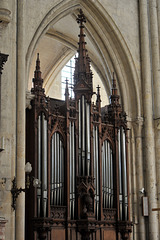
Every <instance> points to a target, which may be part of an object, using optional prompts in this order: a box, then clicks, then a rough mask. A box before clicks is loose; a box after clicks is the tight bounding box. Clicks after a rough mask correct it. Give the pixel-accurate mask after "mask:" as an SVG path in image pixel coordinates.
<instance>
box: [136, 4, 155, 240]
mask: <svg viewBox="0 0 160 240" xmlns="http://www.w3.org/2000/svg"><path fill="white" fill-rule="evenodd" d="M139 10H140V14H139V15H140V34H141V59H142V86H143V96H142V100H143V106H144V108H143V111H144V148H143V150H144V154H145V155H144V162H145V170H146V175H145V182H146V186H145V187H146V194H147V196H148V198H149V219H148V221H149V229H148V236H149V239H150V240H152V239H154V240H158V239H159V237H158V235H159V232H158V218H157V213H156V212H153V211H152V208H155V207H157V188H156V184H157V182H156V164H155V144H154V128H153V112H152V81H151V52H150V42H149V39H150V34H149V27H148V26H149V19H148V17H149V16H148V1H147V0H141V1H139Z"/></svg>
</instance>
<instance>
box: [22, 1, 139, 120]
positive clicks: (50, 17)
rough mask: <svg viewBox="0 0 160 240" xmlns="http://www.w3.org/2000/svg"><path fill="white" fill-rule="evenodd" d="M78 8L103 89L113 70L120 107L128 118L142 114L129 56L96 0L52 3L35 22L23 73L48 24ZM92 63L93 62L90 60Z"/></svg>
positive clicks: (126, 48) (136, 78) (121, 40)
mask: <svg viewBox="0 0 160 240" xmlns="http://www.w3.org/2000/svg"><path fill="white" fill-rule="evenodd" d="M79 8H82V9H83V11H84V14H85V15H86V16H87V21H88V28H87V31H88V34H90V36H91V37H92V41H93V42H94V45H95V47H96V48H97V51H98V52H99V54H100V57H101V64H103V66H104V73H103V74H102V76H103V77H104V78H105V77H106V79H107V80H108V82H107V83H106V88H107V92H109V91H110V90H109V89H110V88H111V79H112V72H115V73H116V77H117V82H118V87H119V92H120V95H121V101H122V105H123V107H124V110H125V111H126V112H127V114H128V115H129V117H131V118H137V117H140V116H141V115H142V112H141V98H140V91H139V89H138V88H137V87H136V83H137V82H138V73H137V71H136V67H135V64H134V61H133V58H132V55H131V53H130V51H129V48H128V46H127V44H126V42H125V40H124V39H123V36H122V34H121V32H120V31H119V29H118V27H117V26H116V24H115V23H114V21H113V19H112V18H111V16H110V15H109V14H108V13H107V12H106V10H104V9H103V7H102V6H101V4H100V3H97V2H93V1H82V0H75V1H62V2H61V3H59V4H57V5H55V6H53V8H52V9H51V10H50V11H49V12H48V13H47V14H46V16H45V17H44V18H43V20H42V21H41V23H40V24H39V27H38V28H37V30H36V32H35V34H34V36H33V38H32V41H31V42H30V45H29V47H28V51H27V54H26V66H27V69H26V70H27V71H26V72H29V67H30V62H31V58H32V56H33V53H34V49H35V46H36V45H37V44H38V42H39V40H40V39H41V37H42V36H43V35H44V34H45V33H46V32H47V30H48V29H49V26H51V25H53V24H54V23H56V22H57V21H58V20H60V19H61V18H63V17H65V16H66V15H68V14H74V13H75V12H76V11H77V10H78V9H79ZM93 33H94V34H93ZM93 64H95V63H94V59H93ZM95 65H96V64H95ZM27 79H28V78H27ZM104 81H105V80H104Z"/></svg>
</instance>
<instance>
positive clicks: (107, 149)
mask: <svg viewBox="0 0 160 240" xmlns="http://www.w3.org/2000/svg"><path fill="white" fill-rule="evenodd" d="M102 167H103V169H102V191H103V207H104V208H112V207H113V197H114V189H113V156H112V149H111V146H110V143H109V141H107V140H105V141H104V143H103V145H102Z"/></svg>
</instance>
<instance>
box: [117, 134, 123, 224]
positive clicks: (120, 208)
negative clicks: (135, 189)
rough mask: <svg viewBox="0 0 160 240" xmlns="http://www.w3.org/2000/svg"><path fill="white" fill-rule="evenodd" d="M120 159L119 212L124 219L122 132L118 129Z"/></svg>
mask: <svg viewBox="0 0 160 240" xmlns="http://www.w3.org/2000/svg"><path fill="white" fill-rule="evenodd" d="M118 157H119V158H118V159H119V211H120V212H119V214H120V220H122V201H123V200H122V166H121V133H120V130H118Z"/></svg>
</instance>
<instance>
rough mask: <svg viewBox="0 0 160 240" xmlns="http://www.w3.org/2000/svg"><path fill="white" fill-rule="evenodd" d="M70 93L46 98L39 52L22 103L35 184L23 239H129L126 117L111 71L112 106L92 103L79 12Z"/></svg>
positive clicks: (98, 91) (81, 15)
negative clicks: (26, 102) (27, 99)
mask: <svg viewBox="0 0 160 240" xmlns="http://www.w3.org/2000/svg"><path fill="white" fill-rule="evenodd" d="M77 22H78V23H79V25H80V35H79V49H78V57H77V58H76V64H75V73H74V94H75V97H74V98H73V99H71V98H70V96H69V90H68V82H67V81H66V90H65V101H62V100H57V99H53V98H49V97H46V95H45V91H44V89H43V87H42V84H43V80H42V78H41V71H40V60H39V55H38V57H37V61H36V70H35V73H34V79H33V88H32V89H31V92H32V93H33V94H34V95H35V97H34V99H33V100H32V103H31V105H32V108H31V109H30V110H29V109H27V113H26V115H27V121H26V136H27V137H26V161H29V162H31V164H32V167H33V171H32V175H33V176H34V177H36V178H38V179H39V180H40V182H41V184H39V186H38V187H37V188H30V190H29V191H28V192H27V193H26V239H30V240H32V239H34V240H36V239H47V240H54V239H58V240H61V239H68V240H73V239H79V240H80V239H83V240H85V239H87V240H89V239H102V240H104V239H110V240H115V239H119V240H120V239H128V238H129V233H130V232H131V225H132V224H131V222H130V217H129V215H130V214H129V213H130V209H129V189H128V185H129V184H128V162H127V158H128V156H127V125H126V115H125V113H124V112H123V111H122V108H121V105H120V103H119V95H118V93H117V88H116V80H115V79H114V77H113V87H112V94H111V96H110V104H109V105H108V106H105V107H103V108H101V99H100V88H99V87H97V93H96V95H97V100H96V103H92V95H93V94H94V93H93V89H92V72H91V70H90V59H89V57H88V55H87V50H86V48H85V44H86V43H85V35H84V22H85V16H84V14H83V12H82V11H80V14H79V15H78V18H77Z"/></svg>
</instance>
